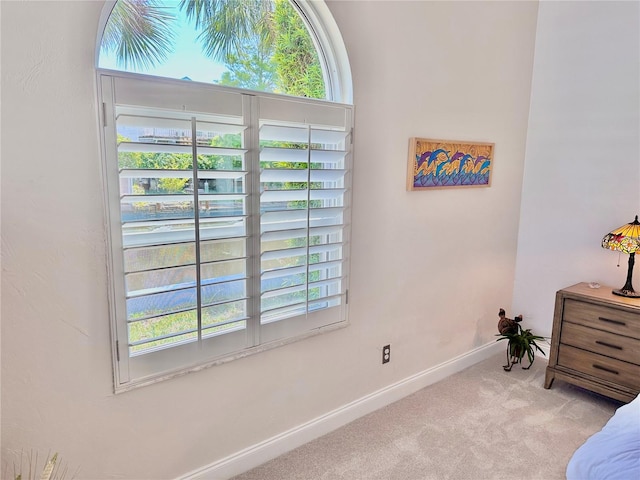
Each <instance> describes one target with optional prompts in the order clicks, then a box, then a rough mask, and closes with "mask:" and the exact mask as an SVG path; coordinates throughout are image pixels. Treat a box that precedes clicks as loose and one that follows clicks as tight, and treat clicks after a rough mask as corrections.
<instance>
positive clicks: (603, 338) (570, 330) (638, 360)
mask: <svg viewBox="0 0 640 480" xmlns="http://www.w3.org/2000/svg"><path fill="white" fill-rule="evenodd" d="M560 343H562V344H567V345H571V346H574V347H577V348H583V349H585V350H589V351H590V352H594V353H599V354H601V355H606V356H607V357H613V358H617V359H619V360H623V361H625V362H629V363H635V364H636V365H640V340H637V339H635V338H629V337H623V336H621V335H616V334H615V333H610V332H605V331H602V330H595V329H593V328H589V327H585V326H584V325H578V324H576V323H570V322H564V323H563V324H562V333H561V334H560ZM638 374H639V375H640V372H639V373H638Z"/></svg>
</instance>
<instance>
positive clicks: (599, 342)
mask: <svg viewBox="0 0 640 480" xmlns="http://www.w3.org/2000/svg"><path fill="white" fill-rule="evenodd" d="M596 343H597V344H598V345H602V346H603V347H609V348H615V349H616V350H622V347H619V346H618V345H612V344H611V343H607V342H601V341H600V340H596Z"/></svg>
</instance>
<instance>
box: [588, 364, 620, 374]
mask: <svg viewBox="0 0 640 480" xmlns="http://www.w3.org/2000/svg"><path fill="white" fill-rule="evenodd" d="M593 368H597V369H598V370H604V371H605V372H609V373H613V374H614V375H618V372H616V371H615V370H612V369H610V368H607V367H601V366H600V365H596V364H595V363H594V364H593Z"/></svg>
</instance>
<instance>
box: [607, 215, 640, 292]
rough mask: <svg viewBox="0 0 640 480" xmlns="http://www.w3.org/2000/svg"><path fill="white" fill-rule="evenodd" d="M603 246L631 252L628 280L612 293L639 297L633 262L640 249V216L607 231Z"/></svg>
mask: <svg viewBox="0 0 640 480" xmlns="http://www.w3.org/2000/svg"><path fill="white" fill-rule="evenodd" d="M602 247H603V248H608V249H609V250H617V251H618V252H622V253H628V254H629V268H628V270H627V281H626V283H625V284H624V286H623V287H622V288H619V289H616V290H613V291H612V293H614V294H616V295H621V296H623V297H632V298H639V297H640V292H636V291H635V290H634V289H633V284H632V283H631V282H632V275H633V264H634V263H635V258H634V257H635V256H636V252H637V251H638V250H640V222H638V216H637V215H636V219H635V220H634V221H633V222H631V223H627V224H626V225H623V226H622V227H620V228H617V229H616V230H614V231H613V232H611V233H607V234H606V235H605V236H604V238H603V239H602Z"/></svg>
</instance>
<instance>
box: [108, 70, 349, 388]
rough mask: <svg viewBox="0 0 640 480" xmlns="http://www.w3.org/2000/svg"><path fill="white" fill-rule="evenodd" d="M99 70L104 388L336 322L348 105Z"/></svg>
mask: <svg viewBox="0 0 640 480" xmlns="http://www.w3.org/2000/svg"><path fill="white" fill-rule="evenodd" d="M99 80H100V94H101V102H102V106H103V123H104V125H103V127H104V128H103V132H104V135H103V139H104V142H103V145H104V158H105V163H104V177H105V180H106V181H105V184H106V195H107V204H108V219H109V231H110V237H109V238H110V243H111V276H112V284H113V286H112V295H111V306H112V329H113V338H114V346H113V349H114V364H115V369H114V370H115V384H116V391H122V390H127V389H130V388H132V387H135V386H139V385H142V384H145V383H149V382H153V381H157V380H158V379H161V378H165V377H167V376H172V375H173V374H175V373H181V372H184V371H187V370H193V369H199V368H202V366H207V365H211V364H215V363H217V362H221V361H227V360H229V359H232V358H235V357H237V356H243V355H246V354H250V353H254V352H258V351H261V350H263V349H265V348H269V347H270V346H275V345H280V344H282V343H283V342H284V341H288V340H293V339H298V338H301V337H303V336H306V335H308V334H311V333H315V332H320V331H322V330H323V329H326V328H331V327H332V326H336V325H340V324H344V322H345V321H346V317H347V311H346V307H347V302H346V299H347V284H348V247H349V239H348V233H349V193H350V188H349V182H350V165H351V132H352V116H353V112H352V107H351V106H348V105H341V104H336V103H331V102H326V101H318V100H306V99H299V98H292V97H282V96H277V95H272V94H253V93H245V92H242V91H238V90H230V89H224V88H221V87H216V86H213V85H205V84H195V83H190V82H180V81H173V80H159V79H150V78H144V77H136V76H131V75H128V74H114V73H113V72H107V71H102V72H100V73H99Z"/></svg>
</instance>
